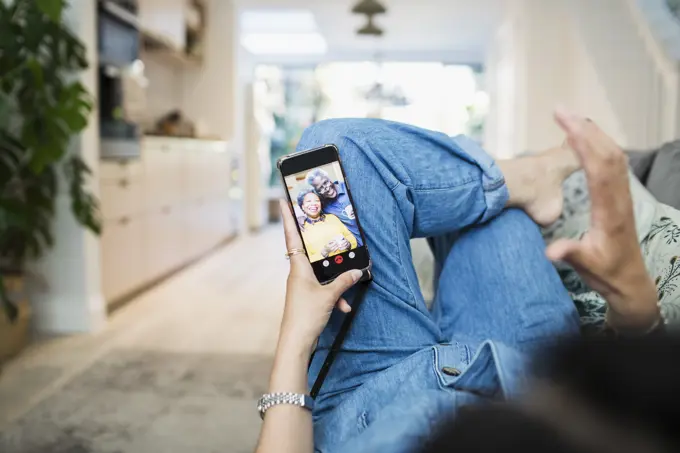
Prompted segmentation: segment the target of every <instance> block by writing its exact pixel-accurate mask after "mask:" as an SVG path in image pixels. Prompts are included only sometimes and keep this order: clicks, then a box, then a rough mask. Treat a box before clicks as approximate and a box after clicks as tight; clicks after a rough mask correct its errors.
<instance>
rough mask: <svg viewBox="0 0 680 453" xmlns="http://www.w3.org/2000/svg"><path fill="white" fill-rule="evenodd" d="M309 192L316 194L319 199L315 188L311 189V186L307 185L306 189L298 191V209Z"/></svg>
mask: <svg viewBox="0 0 680 453" xmlns="http://www.w3.org/2000/svg"><path fill="white" fill-rule="evenodd" d="M310 193H313V194H314V195H316V197H317V198H318V199H319V201H321V197H320V196H319V194H318V193H316V190H314V189H312V188H311V187H309V188H307V189H303V190H301V191H300V193H299V194H298V196H297V203H298V206H300V209H302V203H304V201H305V197H306V196H307V195H309V194H310Z"/></svg>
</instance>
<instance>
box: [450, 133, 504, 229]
mask: <svg viewBox="0 0 680 453" xmlns="http://www.w3.org/2000/svg"><path fill="white" fill-rule="evenodd" d="M452 140H453V141H454V142H455V144H456V145H457V146H458V147H459V148H460V149H461V150H462V151H464V152H465V153H466V154H467V155H468V156H469V157H470V159H471V160H472V161H474V162H475V163H476V164H477V165H478V166H479V168H480V169H481V170H482V189H483V190H484V198H485V200H486V212H485V213H484V216H483V217H482V219H481V223H484V222H487V221H489V220H491V219H493V218H494V217H496V216H497V215H498V214H500V213H501V211H502V210H503V209H504V208H505V205H506V204H507V203H508V199H509V198H510V193H509V192H508V188H507V186H506V185H505V176H504V175H503V173H502V172H501V169H500V168H499V167H498V165H496V161H495V160H494V159H493V157H491V155H489V153H487V152H486V151H484V149H482V147H481V146H479V143H477V142H476V141H475V140H472V139H471V138H470V137H467V136H465V135H458V136H456V137H452Z"/></svg>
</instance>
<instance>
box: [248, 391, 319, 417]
mask: <svg viewBox="0 0 680 453" xmlns="http://www.w3.org/2000/svg"><path fill="white" fill-rule="evenodd" d="M280 404H289V405H293V406H299V407H302V408H305V409H307V410H309V411H311V410H312V409H314V400H313V399H312V397H310V396H309V395H305V394H302V393H291V392H284V393H265V394H264V395H262V398H260V400H259V401H258V402H257V410H258V411H259V412H260V418H262V419H264V414H265V413H266V412H267V411H268V410H269V409H271V408H272V407H274V406H278V405H280Z"/></svg>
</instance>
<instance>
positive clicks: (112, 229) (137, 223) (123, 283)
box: [101, 216, 147, 301]
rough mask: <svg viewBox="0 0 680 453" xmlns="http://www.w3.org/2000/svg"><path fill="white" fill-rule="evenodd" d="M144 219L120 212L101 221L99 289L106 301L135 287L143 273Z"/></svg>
mask: <svg viewBox="0 0 680 453" xmlns="http://www.w3.org/2000/svg"><path fill="white" fill-rule="evenodd" d="M145 223H146V222H145V219H144V217H142V216H137V217H128V216H123V217H120V218H118V219H111V220H105V221H104V229H103V231H102V236H101V243H102V270H103V272H102V292H103V294H104V298H105V299H106V300H107V301H113V300H117V299H118V298H120V297H121V296H123V295H125V294H127V293H129V292H132V291H134V290H136V289H138V288H139V287H140V286H141V285H142V284H143V283H144V279H145V277H146V275H147V272H146V267H145V264H144V257H145V255H146V250H145V247H146V244H145V241H144V234H145V229H146V228H145Z"/></svg>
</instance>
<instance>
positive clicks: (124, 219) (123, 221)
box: [118, 216, 130, 226]
mask: <svg viewBox="0 0 680 453" xmlns="http://www.w3.org/2000/svg"><path fill="white" fill-rule="evenodd" d="M118 223H120V224H121V225H123V226H125V225H127V224H128V223H130V217H128V216H125V217H121V219H120V220H119V221H118Z"/></svg>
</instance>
